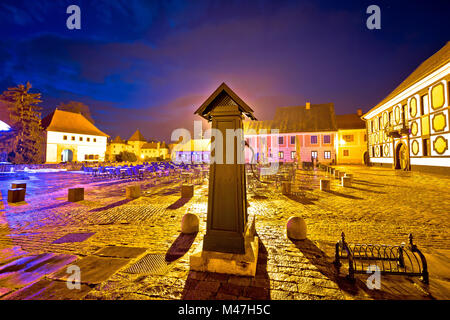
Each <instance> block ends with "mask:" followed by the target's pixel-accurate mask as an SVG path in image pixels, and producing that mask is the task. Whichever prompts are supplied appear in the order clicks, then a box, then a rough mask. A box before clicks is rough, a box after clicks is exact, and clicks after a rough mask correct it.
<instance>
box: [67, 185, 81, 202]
mask: <svg viewBox="0 0 450 320" xmlns="http://www.w3.org/2000/svg"><path fill="white" fill-rule="evenodd" d="M81 200H84V188H69V190H68V193H67V201H69V202H77V201H81Z"/></svg>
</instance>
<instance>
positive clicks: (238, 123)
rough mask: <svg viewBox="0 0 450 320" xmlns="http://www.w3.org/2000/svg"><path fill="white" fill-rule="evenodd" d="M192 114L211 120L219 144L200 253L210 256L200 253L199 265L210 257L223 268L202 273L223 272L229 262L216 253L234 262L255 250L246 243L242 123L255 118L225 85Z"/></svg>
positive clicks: (249, 240) (249, 238) (212, 171)
mask: <svg viewBox="0 0 450 320" xmlns="http://www.w3.org/2000/svg"><path fill="white" fill-rule="evenodd" d="M195 113H196V114H198V115H200V116H201V117H203V118H205V119H207V120H208V121H212V129H216V130H217V131H218V132H220V133H221V135H222V145H220V143H216V145H215V150H212V154H211V158H212V159H214V161H213V162H212V163H211V164H210V173H209V194H208V214H207V225H206V234H205V237H204V240H203V252H204V253H205V252H209V253H211V254H210V255H209V256H208V255H207V254H206V255H205V254H203V262H202V263H203V266H207V265H208V261H207V260H208V259H209V258H211V257H214V259H215V260H221V259H222V262H223V263H219V264H220V265H222V267H223V268H219V269H220V270H217V268H216V269H215V268H207V267H205V268H203V270H205V271H214V272H225V271H223V270H222V269H226V265H227V264H233V263H232V262H231V261H225V260H230V259H229V258H226V259H225V260H224V259H223V257H221V256H220V255H217V254H218V253H224V254H225V253H226V254H228V255H224V257H229V253H232V254H236V255H234V256H235V258H236V259H237V260H239V259H242V257H243V256H245V255H247V256H248V255H249V254H250V255H254V254H255V252H254V251H255V250H252V246H251V245H250V244H249V242H253V241H254V237H253V236H252V235H249V230H248V228H249V226H248V220H249V219H248V215H247V205H246V204H247V200H246V199H247V196H246V180H245V179H246V178H245V156H244V148H243V144H242V143H243V141H244V137H243V131H242V129H243V125H242V120H243V118H244V116H247V117H249V118H250V119H253V120H256V119H255V117H254V116H253V110H252V109H251V108H250V107H249V106H248V105H247V104H246V103H245V102H244V101H242V99H241V98H239V97H238V96H237V95H236V94H235V93H234V92H233V91H232V90H231V89H230V88H229V87H228V86H227V85H226V84H225V83H222V84H221V85H220V86H219V88H217V90H216V91H214V93H213V94H212V95H211V96H210V97H209V98H208V99H207V100H206V101H205V102H204V103H203V104H202V105H201V106H200V108H198V110H197V111H196V112H195ZM236 129H241V131H240V132H239V131H236ZM230 134H232V135H233V139H232V140H231V139H230V138H229V135H230ZM227 135H228V139H227ZM216 142H217V141H216ZM220 147H222V148H220ZM218 148H220V149H218ZM220 151H222V152H220ZM231 155H233V156H232V157H231ZM249 251H251V252H250V253H249ZM256 252H257V249H256ZM213 253H216V255H215V256H214V254H213ZM214 259H213V260H214ZM194 260H195V259H194ZM191 262H192V259H191ZM216 262H217V261H216ZM234 264H235V262H234ZM196 265H198V263H196ZM244 265H245V263H244ZM191 266H192V263H191ZM216 266H217V263H216ZM255 268H256V262H255ZM197 269H199V268H197ZM200 269H202V268H200ZM231 269H232V268H231ZM230 273H236V272H233V271H231V272H230Z"/></svg>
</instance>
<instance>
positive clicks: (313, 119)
mask: <svg viewBox="0 0 450 320" xmlns="http://www.w3.org/2000/svg"><path fill="white" fill-rule="evenodd" d="M277 130H278V131H277ZM244 133H245V138H246V140H247V142H248V143H249V145H250V146H251V148H252V149H253V150H254V152H255V158H256V159H257V160H258V161H261V162H276V161H279V162H294V161H298V162H311V161H312V159H315V160H316V161H319V162H321V163H331V162H336V149H337V147H336V144H337V134H338V130H337V125H336V116H335V113H334V105H333V103H326V104H310V103H306V105H305V106H295V107H282V108H277V109H276V112H275V117H274V119H273V120H266V121H245V122H244ZM251 158H252V152H251V151H250V150H248V148H247V149H246V161H250V160H251Z"/></svg>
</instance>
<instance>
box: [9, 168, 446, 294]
mask: <svg viewBox="0 0 450 320" xmlns="http://www.w3.org/2000/svg"><path fill="white" fill-rule="evenodd" d="M341 169H343V170H345V171H346V172H351V173H353V174H354V182H353V187H351V188H343V187H340V186H339V185H338V181H337V180H334V179H333V180H332V191H331V192H321V191H320V190H319V180H320V179H321V178H324V177H325V173H324V172H322V171H301V170H299V171H297V172H296V188H297V191H299V192H298V193H297V196H289V197H286V196H284V195H282V194H281V193H280V191H279V190H277V189H276V188H275V187H274V186H272V185H262V186H261V187H260V188H257V189H255V190H249V192H248V200H249V204H250V207H249V213H250V214H255V215H256V216H257V220H256V230H257V233H258V236H259V237H260V254H259V260H258V269H257V275H256V277H255V278H247V277H237V276H229V275H221V274H213V273H199V272H192V271H189V255H190V254H191V253H192V252H193V251H194V250H195V249H196V248H198V246H199V245H200V243H201V241H202V238H203V234H204V232H205V224H206V220H205V219H206V210H207V192H208V190H207V183H206V182H205V183H203V184H198V185H196V186H195V194H194V197H193V198H192V199H190V200H189V201H188V200H184V199H181V198H180V190H179V181H170V180H167V181H160V182H158V184H157V185H154V184H152V183H150V182H149V181H143V182H140V183H142V189H143V190H144V191H145V192H144V194H143V196H142V197H141V198H139V199H136V200H126V199H125V197H124V195H125V186H127V185H129V184H132V183H136V182H125V181H118V182H117V181H91V180H89V179H88V180H86V177H82V176H81V175H76V174H72V173H60V174H58V175H52V185H53V187H52V188H48V189H47V190H46V191H45V192H37V191H36V192H31V191H30V195H27V199H26V201H27V202H26V203H21V204H17V205H10V204H7V203H6V201H5V200H3V205H2V204H0V210H1V211H0V298H2V299H58V298H59V299H380V298H381V299H385V298H392V299H406V298H412V299H433V298H437V299H444V298H446V299H449V298H450V270H449V269H450V263H449V262H450V261H449V260H450V250H449V248H450V246H449V245H450V237H449V232H448V230H449V224H450V223H449V222H450V221H449V219H450V218H449V217H448V208H449V207H450V193H449V191H450V187H449V182H450V179H449V178H448V177H444V176H438V175H431V174H423V173H416V172H398V171H392V170H389V169H381V168H365V167H356V166H354V167H342V168H341ZM69 175H70V176H69ZM67 177H71V180H72V181H73V184H74V185H80V186H83V187H85V200H84V201H81V202H78V203H69V202H67V201H66V197H67V190H66V189H65V188H66V187H67ZM58 179H61V183H59V182H58ZM40 183H42V184H46V182H45V179H44V180H42V182H40ZM33 186H36V182H34V184H33ZM37 186H39V183H37ZM2 193H3V198H5V190H2ZM186 212H192V213H196V214H198V215H199V217H200V220H201V226H200V229H201V230H200V232H199V233H198V234H197V235H182V234H181V233H180V221H181V217H182V216H183V215H184V214H185V213H186ZM295 215H298V216H301V217H303V218H304V219H305V220H306V223H307V227H308V240H306V241H298V242H293V241H291V240H289V239H287V238H286V236H285V225H286V221H287V219H288V218H289V217H290V216H295ZM342 231H343V232H345V234H346V238H347V240H348V242H368V243H386V244H400V243H401V242H406V241H407V237H408V234H409V233H412V234H413V235H414V242H415V243H416V244H417V245H418V247H419V248H420V249H423V251H424V252H425V254H426V257H427V260H428V263H429V270H430V285H429V286H424V285H423V284H422V283H421V282H420V281H419V280H418V279H415V278H407V277H394V276H390V277H389V276H383V277H382V279H381V281H382V282H381V285H382V288H381V290H369V289H368V288H367V287H366V285H365V281H366V279H367V276H366V275H362V276H358V279H357V281H356V283H351V282H349V281H348V280H347V279H346V278H345V277H344V275H345V272H346V270H345V269H344V270H343V271H342V272H341V274H340V275H337V274H336V272H335V269H334V266H333V265H332V261H333V255H334V251H333V250H334V244H335V243H336V241H337V240H338V239H339V237H340V234H341V232H342ZM68 234H69V235H68ZM62 237H64V238H62ZM70 265H76V266H78V267H80V272H81V282H82V285H81V287H80V289H73V290H69V289H67V286H66V280H67V278H68V277H69V276H70V274H68V273H67V267H68V266H70Z"/></svg>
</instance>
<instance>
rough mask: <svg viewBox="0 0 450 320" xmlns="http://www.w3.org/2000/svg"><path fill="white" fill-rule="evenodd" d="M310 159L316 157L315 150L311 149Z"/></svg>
mask: <svg viewBox="0 0 450 320" xmlns="http://www.w3.org/2000/svg"><path fill="white" fill-rule="evenodd" d="M316 138H317V137H316ZM311 159H317V151H311Z"/></svg>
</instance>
